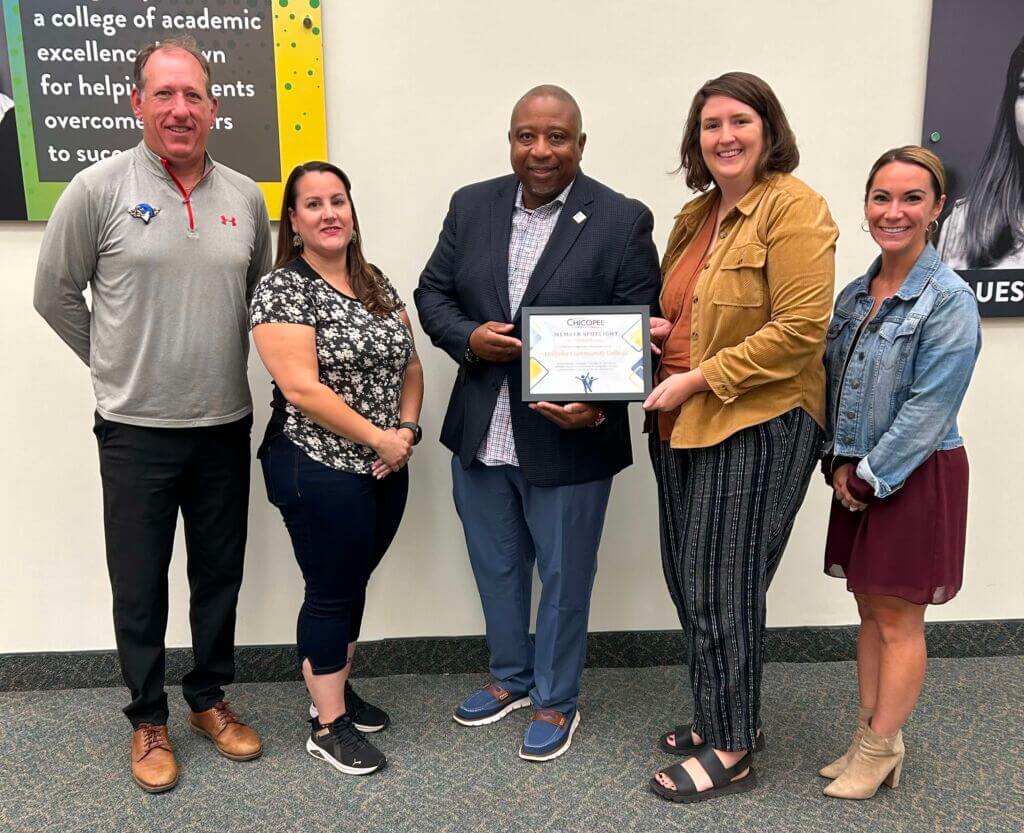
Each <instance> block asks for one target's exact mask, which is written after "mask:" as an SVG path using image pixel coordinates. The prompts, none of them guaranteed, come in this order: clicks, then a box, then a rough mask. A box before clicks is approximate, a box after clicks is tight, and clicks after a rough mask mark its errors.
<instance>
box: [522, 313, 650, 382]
mask: <svg viewBox="0 0 1024 833" xmlns="http://www.w3.org/2000/svg"><path fill="white" fill-rule="evenodd" d="M538 318H539V319H544V318H549V319H554V322H552V323H557V321H558V319H566V321H567V322H568V319H579V318H586V319H602V320H603V321H604V322H605V323H604V324H603V328H604V330H605V331H606V332H607V337H608V338H612V337H613V335H612V330H613V328H614V327H615V322H614V321H608V319H615V318H621V319H625V320H623V321H621V322H620V326H621V327H626V328H627V329H626V330H625V331H622V330H618V332H617V335H618V336H619V337H620V338H622V339H623V340H624V341H626V343H627V344H629V345H630V347H632V349H633V350H635V352H636V362H637V363H642V367H641V368H640V369H639V370H638V369H637V368H636V366H635V364H634V365H633V366H631V367H630V368H629V370H631V371H632V373H633V374H634V376H635V380H629V384H628V385H627V384H621V385H620V384H616V385H615V387H614V388H613V389H612V390H608V389H607V388H605V389H604V390H601V389H599V390H594V391H591V392H587V391H586V390H580V389H579V388H580V387H588V385H587V384H586V383H585V382H583V381H582V380H580V381H579V382H577V381H576V380H577V379H578V378H579V377H578V376H576V375H574V374H573V375H569V376H568V378H564V379H560V378H559V377H565V376H567V374H569V373H572V371H565V370H560V371H559V372H557V373H555V372H552V371H550V370H549V369H548V368H547V367H546V366H545V365H544V363H542V362H540V360H539V359H538V360H537V363H538V364H539V365H540V367H541V369H542V370H543V371H544V375H543V376H541V377H539V378H537V379H534V380H533V381H531V372H532V371H535V368H534V359H536V358H537V357H536V355H535V353H537V354H542V351H541V349H540V348H539V345H535V344H534V343H533V339H534V334H535V328H534V326H532V325H533V324H534V323H535V322H537V319H538ZM629 319H633V321H632V322H630V321H629ZM522 322H523V328H522V333H523V339H522V342H523V348H522V389H523V397H522V399H523V402H643V401H644V400H645V399H646V398H647V397H648V396H650V393H651V390H652V389H653V384H652V379H653V372H652V366H651V308H650V307H649V306H646V305H642V304H636V305H622V306H571V307H523V309H522ZM637 325H638V326H639V328H640V333H639V341H640V347H639V349H637V347H636V340H637V339H636V334H635V333H634V332H633V330H634V329H635V327H636V326H637ZM547 326H550V324H548V325H547ZM597 328H598V329H601V326H598V327H597ZM588 329H589V330H590V331H593V330H592V328H588V327H581V332H584V331H587V330H588ZM581 341H582V339H581ZM628 355H629V354H628V353H625V351H624V354H623V358H625V357H626V356H628ZM625 367H626V366H625V365H624V364H622V365H619V367H618V368H617V369H616V370H617V376H616V378H620V379H623V380H627V379H628V374H627V373H626V372H625V371H624V368H625ZM578 369H579V370H581V371H582V373H581V375H589V372H590V371H589V370H587V369H586V368H585V367H584V365H583V363H582V361H581V364H580V367H579V368H578ZM549 374H550V376H551V378H550V379H549V381H548V384H547V385H546V386H544V387H543V388H542V389H540V390H537V391H536V392H534V389H535V387H536V386H537V384H538V383H540V382H541V381H542V380H544V379H545V378H546V377H548V376H549ZM597 381H600V378H596V379H593V380H592V381H591V383H590V384H591V385H592V384H593V383H594V382H597ZM552 382H558V383H559V384H558V387H557V388H556V389H554V390H553V389H552V388H551V384H552ZM574 385H576V386H575V387H574ZM632 385H638V386H636V387H635V388H633V389H629V387H631V386H632Z"/></svg>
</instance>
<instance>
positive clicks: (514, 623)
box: [415, 85, 660, 761]
mask: <svg viewBox="0 0 1024 833" xmlns="http://www.w3.org/2000/svg"><path fill="white" fill-rule="evenodd" d="M508 138H509V144H510V146H511V157H512V170H513V171H514V173H513V174H512V175H508V176H502V177H499V178H497V179H492V180H488V181H486V182H478V183H476V184H474V185H468V186H466V187H465V188H462V189H460V190H458V191H457V192H456V193H455V195H454V196H453V197H452V199H451V205H450V207H449V210H448V216H447V217H446V218H445V221H444V226H443V228H442V229H441V235H440V238H439V239H438V242H437V247H436V248H435V249H434V253H433V254H432V255H431V257H430V260H429V262H428V263H427V265H426V268H425V269H424V270H423V274H422V275H421V276H420V283H419V287H418V288H417V290H416V293H415V298H416V306H417V309H418V310H419V315H420V323H421V324H422V325H423V329H424V330H425V331H426V332H427V334H428V335H429V336H430V338H431V340H432V341H433V342H434V344H435V345H437V346H438V347H440V348H441V349H442V350H444V351H445V352H446V353H448V355H449V356H451V357H452V359H454V360H455V362H456V364H457V365H458V373H457V375H456V379H455V385H454V388H453V389H452V394H451V399H450V401H449V403H448V411H447V414H446V415H445V420H444V426H443V427H442V429H441V442H442V443H444V445H445V446H447V447H448V448H449V449H451V451H452V452H453V455H454V456H453V458H452V481H453V487H454V489H453V490H454V495H455V505H456V508H457V510H458V513H459V516H460V518H461V519H462V524H463V528H464V530H465V534H466V544H467V548H468V549H469V557H470V562H471V564H472V566H473V573H474V575H475V577H476V582H477V588H478V589H479V592H480V600H481V602H482V604H483V609H484V619H485V621H486V628H487V646H488V649H489V651H490V656H491V661H490V671H491V676H492V677H493V679H492V681H491V682H490V683H489V684H488V685H486V686H485V687H484V688H482V689H480V690H478V691H475V692H473V693H472V694H470V695H469V696H468V697H467V698H466V699H465V700H464V701H463V702H462V703H460V704H459V706H458V707H457V708H456V709H455V713H454V715H453V717H454V719H455V720H456V721H457V722H458V723H461V724H463V725H465V726H482V725H484V724H488V723H494V722H495V721H497V720H500V719H501V718H503V717H504V716H505V715H506V714H508V713H510V712H512V711H514V710H515V709H519V708H522V707H524V706H528V705H530V704H531V703H532V705H533V708H534V713H533V720H532V721H531V722H530V725H529V727H528V728H527V730H526V734H525V736H524V738H523V744H522V747H521V748H520V750H519V755H520V757H522V758H525V759H527V760H533V761H547V760H551V759H552V758H556V757H558V756H559V755H561V754H562V753H564V752H565V751H566V750H567V749H568V748H569V745H570V743H571V742H572V736H573V732H574V731H575V729H576V727H577V725H579V722H580V714H579V709H578V708H577V699H578V697H579V686H580V676H581V674H582V672H583V663H584V659H585V656H586V640H587V617H588V614H589V609H590V592H591V589H592V587H593V584H594V574H595V572H596V570H597V549H598V544H599V543H600V540H601V530H602V527H603V525H604V515H605V508H606V507H607V505H608V496H609V494H610V492H611V484H612V477H613V476H614V475H615V473H616V472H619V471H621V470H622V469H623V468H625V467H626V466H628V465H629V464H630V463H631V462H632V453H631V449H630V438H629V423H628V419H627V414H626V406H625V405H624V404H614V403H609V404H607V405H601V406H600V407H597V406H596V405H594V404H593V403H581V402H572V403H567V404H564V405H556V404H552V403H547V402H538V403H533V404H530V405H527V404H525V403H524V402H523V401H522V380H521V360H520V348H521V342H520V336H521V317H520V314H519V310H520V308H521V307H524V306H583V305H587V306H589V305H607V304H650V305H655V304H656V303H657V298H658V291H659V287H660V273H659V269H658V256H657V252H656V250H655V248H654V243H653V241H652V239H651V230H652V227H653V225H654V220H653V218H652V216H651V212H650V211H649V210H648V209H647V208H646V207H645V206H644V205H643V204H642V203H640V202H638V201H636V200H631V199H628V198H627V197H624V196H622V195H621V194H618V193H616V192H614V191H612V190H610V189H609V188H607V187H606V186H604V185H602V184H601V183H599V182H597V181H596V180H593V179H591V178H590V177H588V176H586V175H584V174H583V173H582V172H581V171H580V159H581V158H582V157H583V148H584V145H585V144H586V140H587V137H586V134H584V133H583V122H582V117H581V115H580V110H579V107H578V105H577V104H576V101H575V100H574V99H573V97H572V96H571V95H569V93H567V92H566V91H565V90H563V89H561V88H560V87H555V86H551V85H544V86H541V87H535V88H534V89H532V90H530V91H529V92H528V93H526V95H524V96H523V97H522V98H521V99H520V100H519V101H518V102H517V103H516V106H515V108H514V109H513V110H512V120H511V126H510V129H509V134H508ZM534 561H536V562H537V566H538V570H539V572H540V577H541V582H542V584H543V591H542V593H541V599H540V608H539V611H538V614H537V632H536V633H537V635H536V640H531V639H530V636H529V626H530V590H531V586H532V579H533V562H534Z"/></svg>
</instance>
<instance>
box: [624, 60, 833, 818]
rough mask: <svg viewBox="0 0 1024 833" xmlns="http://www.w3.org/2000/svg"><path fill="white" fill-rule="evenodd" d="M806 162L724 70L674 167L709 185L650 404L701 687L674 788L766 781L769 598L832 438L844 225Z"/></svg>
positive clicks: (654, 328)
mask: <svg viewBox="0 0 1024 833" xmlns="http://www.w3.org/2000/svg"><path fill="white" fill-rule="evenodd" d="M798 161H799V152H798V151H797V147H796V139H795V137H794V135H793V131H792V130H791V128H790V126H789V123H788V121H787V120H786V116H785V113H784V112H783V110H782V106H781V105H780V104H779V101H778V99H777V98H776V97H775V94H774V93H773V92H772V90H771V88H770V87H769V86H768V85H767V84H766V83H765V82H764V81H762V80H761V79H760V78H757V77H756V76H754V75H750V74H747V73H742V72H730V73H727V74H725V75H723V76H721V77H720V78H716V79H714V80H712V81H709V82H707V83H706V84H704V86H702V87H701V88H700V90H698V91H697V94H696V96H695V97H694V100H693V103H692V105H691V107H690V112H689V115H688V117H687V121H686V127H685V129H684V133H683V140H682V148H681V165H680V169H681V170H682V171H684V172H685V175H686V184H687V185H688V186H689V187H690V188H691V189H693V190H695V191H700V192H702V193H701V195H700V196H698V197H697V198H696V199H694V200H692V201H691V202H689V203H687V205H686V206H684V208H683V210H682V211H681V212H680V214H679V215H678V216H677V217H676V223H675V227H674V228H673V229H672V233H671V235H670V237H669V244H668V248H667V250H666V254H665V258H664V261H663V262H662V280H663V286H662V295H661V308H662V311H663V314H664V316H665V317H664V318H655V319H652V325H651V335H652V338H653V339H654V341H655V342H656V343H658V344H660V349H661V356H662V358H661V364H660V367H659V369H658V373H657V376H656V387H655V388H654V391H653V392H652V393H651V395H650V397H648V399H647V401H646V402H645V403H644V407H645V408H646V409H648V410H649V411H651V412H652V418H651V419H650V422H649V425H648V428H649V430H650V450H651V459H652V461H653V464H654V471H655V475H656V477H657V480H658V495H659V519H660V523H661V540H662V563H663V566H664V570H665V578H666V581H667V583H668V588H669V593H670V594H671V596H672V600H673V601H674V602H675V605H676V608H677V610H678V612H679V619H680V622H681V624H682V628H683V634H684V636H685V639H686V642H687V647H688V667H689V672H690V683H691V686H692V689H693V704H694V712H693V717H692V719H691V720H689V721H688V722H686V723H684V724H683V725H681V726H678V727H677V728H676V729H675V731H672V732H669V733H667V734H665V735H663V736H662V738H661V741H660V746H661V748H662V749H663V750H664V751H666V752H669V753H671V754H673V755H675V756H676V757H678V758H685V760H683V761H682V762H681V763H676V764H673V765H672V766H669V767H667V768H665V769H663V770H661V771H660V772H658V773H657V774H656V776H655V777H654V778H652V779H651V782H650V786H651V789H652V790H654V792H656V793H657V794H658V795H660V796H661V797H663V798H667V799H669V800H672V801H680V802H692V801H702V800H705V799H707V798H713V797H716V796H720V795H725V794H729V793H736V792H745V791H747V790H750V789H753V787H754V786H755V785H756V780H755V774H754V769H753V767H752V766H751V755H752V752H753V750H754V749H755V746H756V747H757V748H760V747H761V746H763V743H764V738H763V736H762V734H761V731H760V723H761V714H760V711H761V670H762V664H763V645H764V628H765V595H766V593H767V591H768V585H769V584H770V583H771V580H772V576H773V575H774V573H775V570H776V568H777V567H778V565H779V561H780V559H781V558H782V553H783V550H784V549H785V546H786V541H787V539H788V538H789V533H790V531H791V529H792V527H793V521H794V519H795V517H796V512H797V509H799V507H800V504H801V503H802V502H803V498H804V495H805V493H806V491H807V484H808V481H809V480H810V477H811V472H812V470H813V468H814V465H815V462H816V459H817V454H818V449H819V446H820V444H821V436H822V433H821V426H823V425H824V420H825V375H824V369H823V367H822V355H823V352H824V347H825V334H826V330H827V327H828V319H829V313H830V312H831V309H832V292H833V280H834V272H835V264H834V254H835V242H836V238H837V236H838V234H837V231H836V226H835V224H834V223H833V222H832V217H831V216H830V214H829V210H828V206H827V205H826V204H825V201H824V200H823V199H822V198H821V197H820V196H819V195H818V194H816V193H815V192H814V191H812V190H811V189H810V188H809V187H808V186H807V185H805V184H804V183H803V182H801V181H800V180H799V179H797V178H796V177H794V176H792V175H791V173H790V172H791V171H792V170H793V169H795V168H796V166H797V163H798Z"/></svg>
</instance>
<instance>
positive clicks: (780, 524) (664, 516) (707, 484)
mask: <svg viewBox="0 0 1024 833" xmlns="http://www.w3.org/2000/svg"><path fill="white" fill-rule="evenodd" d="M820 442H821V431H820V429H819V428H818V426H817V424H816V423H815V422H814V420H813V419H811V417H810V415H808V413H807V412H806V411H804V410H803V409H802V408H795V409H793V410H792V411H788V412H787V413H785V414H782V415H781V416H778V417H775V418H774V419H771V420H768V421H767V422H764V423H761V424H760V425H754V426H752V427H750V428H745V429H743V430H742V431H739V432H737V433H736V434H733V435H732V436H731V437H728V438H727V439H725V440H723V441H722V442H720V443H718V444H717V445H713V446H711V447H709V448H689V449H673V448H670V447H669V444H668V443H667V442H662V441H661V440H660V439H659V438H658V436H657V433H656V432H651V435H650V451H651V460H652V462H653V464H654V472H655V475H656V477H657V480H658V510H659V512H658V514H659V520H660V527H661V552H662V566H663V567H664V570H665V580H666V582H667V583H668V589H669V593H670V594H671V596H672V601H673V602H675V605H676V609H677V610H678V612H679V621H680V623H681V624H682V627H683V638H684V640H685V644H686V646H687V654H688V656H687V658H686V659H687V665H688V666H689V671H690V684H691V686H692V688H693V702H694V712H695V713H694V719H693V727H694V731H695V732H697V734H699V735H700V736H701V737H703V738H704V739H705V740H707V741H709V742H710V743H711V745H712V746H714V747H715V748H716V749H722V750H729V751H737V750H741V749H752V748H753V746H754V739H755V736H756V733H757V728H758V726H759V723H760V710H761V671H762V666H763V663H764V630H765V596H766V594H767V592H768V585H769V584H770V583H771V580H772V577H773V576H774V575H775V570H776V568H777V567H778V566H779V561H780V560H781V559H782V552H783V550H784V549H785V547H786V542H787V540H788V539H789V534H790V532H791V531H792V529H793V521H794V520H795V519H796V513H797V510H798V509H799V508H800V504H801V503H803V499H804V495H805V494H806V493H807V484H808V482H809V481H810V477H811V473H812V471H813V469H814V465H815V463H816V461H817V458H818V448H819V445H820Z"/></svg>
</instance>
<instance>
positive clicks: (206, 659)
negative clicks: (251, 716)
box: [93, 414, 252, 728]
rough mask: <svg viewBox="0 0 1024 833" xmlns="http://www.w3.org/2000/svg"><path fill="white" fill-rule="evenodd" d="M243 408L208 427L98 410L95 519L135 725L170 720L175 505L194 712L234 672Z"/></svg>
mask: <svg viewBox="0 0 1024 833" xmlns="http://www.w3.org/2000/svg"><path fill="white" fill-rule="evenodd" d="M251 429H252V416H251V415H249V416H246V417H245V418H243V419H241V420H238V421H236V422H231V423H228V424H226V425H217V426H211V427H207V428H143V427H139V426H135V425H126V424H124V423H118V422H112V421H110V420H105V419H103V418H102V417H101V416H99V414H97V415H96V422H95V427H94V429H93V430H94V432H95V434H96V439H97V441H98V443H99V452H100V475H101V478H102V481H103V525H104V531H105V534H106V545H107V568H108V570H109V572H110V584H111V590H112V591H113V600H114V633H115V636H116V639H117V653H118V657H119V659H120V662H121V673H122V675H123V676H124V681H125V684H126V685H127V686H128V688H129V689H130V690H131V695H132V701H131V703H130V704H129V705H128V706H127V707H126V708H125V710H124V713H125V714H126V715H127V716H128V719H129V720H130V721H131V723H132V725H133V726H134V727H136V728H137V727H138V726H139V725H140V724H142V723H154V724H163V723H166V722H167V695H166V694H165V693H164V636H165V633H166V630H167V570H168V567H169V566H170V562H171V551H172V549H173V546H174V530H175V527H176V525H177V521H178V511H179V510H180V511H181V515H182V520H183V522H184V527H185V544H186V549H187V553H188V565H187V571H188V581H189V589H190V600H189V621H190V624H191V627H192V650H193V654H194V665H193V668H192V670H191V671H189V672H188V673H187V674H186V675H185V676H184V678H183V680H182V689H183V693H184V695H185V699H186V701H188V704H189V707H190V708H191V709H192V710H193V711H204V710H206V709H209V708H211V707H212V706H213V705H214V704H215V703H217V702H218V701H219V700H222V699H223V698H224V690H223V688H222V686H224V685H227V684H228V683H230V682H231V681H232V680H233V679H234V674H235V663H234V640H235V606H236V604H237V601H238V590H239V587H240V586H241V584H242V560H243V556H244V553H245V536H246V520H247V515H248V510H249V457H250V451H249V434H250V431H251Z"/></svg>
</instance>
